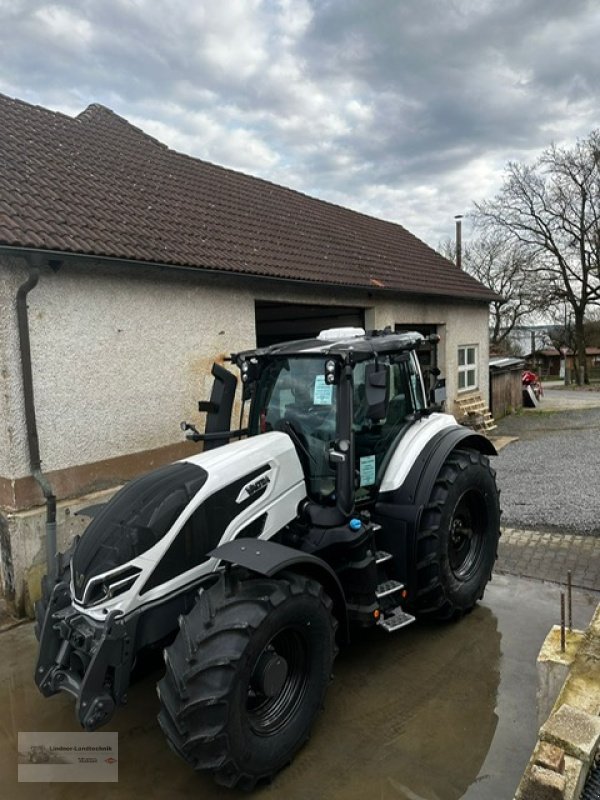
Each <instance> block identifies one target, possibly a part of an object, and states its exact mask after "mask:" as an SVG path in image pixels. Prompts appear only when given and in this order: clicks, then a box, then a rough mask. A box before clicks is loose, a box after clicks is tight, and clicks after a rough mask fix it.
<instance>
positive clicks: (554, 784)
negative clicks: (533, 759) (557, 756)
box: [517, 764, 566, 800]
mask: <svg viewBox="0 0 600 800" xmlns="http://www.w3.org/2000/svg"><path fill="white" fill-rule="evenodd" d="M565 785H566V782H565V776H564V775H559V774H558V772H554V771H553V770H551V769H545V768H544V767H539V766H538V765H537V764H534V765H533V766H532V767H531V769H530V770H529V772H528V774H527V775H526V776H525V781H524V785H522V786H521V788H520V791H519V793H518V795H517V797H518V799H519V800H564V796H565Z"/></svg>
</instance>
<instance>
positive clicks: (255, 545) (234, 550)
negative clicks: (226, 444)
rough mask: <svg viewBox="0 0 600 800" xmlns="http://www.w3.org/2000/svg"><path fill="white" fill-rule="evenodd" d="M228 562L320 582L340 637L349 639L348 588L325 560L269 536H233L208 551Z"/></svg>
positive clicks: (250, 568)
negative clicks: (346, 593)
mask: <svg viewBox="0 0 600 800" xmlns="http://www.w3.org/2000/svg"><path fill="white" fill-rule="evenodd" d="M208 555H209V556H212V557H213V558H219V559H221V561H224V562H225V563H226V564H231V565H232V566H238V567H244V568H245V569H248V570H251V571H252V572H257V573H258V574H259V575H264V576H265V577H269V578H271V577H274V576H276V575H277V574H278V573H280V572H282V571H283V570H290V571H292V572H296V573H298V574H300V575H304V576H305V577H307V578H312V579H313V580H316V581H318V582H319V583H320V584H321V586H322V587H323V589H324V590H325V591H326V592H327V594H328V595H329V597H330V598H331V601H332V603H333V613H334V615H335V618H336V619H337V621H338V623H339V628H338V636H339V638H340V641H341V642H342V643H343V644H346V643H347V642H348V641H349V630H348V611H347V608H346V598H345V595H344V590H343V589H342V585H341V583H340V581H339V578H338V576H337V575H336V574H335V572H334V571H333V569H332V568H331V567H330V566H329V564H327V563H326V562H325V561H323V559H321V558H317V556H313V555H310V553H303V552H302V551H300V550H294V548H293V547H287V546H286V545H283V544H279V543H278V542H272V541H270V540H269V539H244V538H240V539H232V540H231V541H229V542H225V543H224V544H222V545H219V547H216V548H215V549H214V550H211V551H210V553H208Z"/></svg>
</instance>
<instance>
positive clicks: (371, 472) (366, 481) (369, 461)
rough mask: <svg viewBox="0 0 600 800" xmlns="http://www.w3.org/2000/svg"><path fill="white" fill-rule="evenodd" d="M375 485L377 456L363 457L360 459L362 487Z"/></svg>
mask: <svg viewBox="0 0 600 800" xmlns="http://www.w3.org/2000/svg"><path fill="white" fill-rule="evenodd" d="M374 483H375V456H362V458H361V459H360V485H361V486H373V484H374Z"/></svg>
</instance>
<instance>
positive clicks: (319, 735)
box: [0, 577, 597, 800]
mask: <svg viewBox="0 0 600 800" xmlns="http://www.w3.org/2000/svg"><path fill="white" fill-rule="evenodd" d="M528 593H529V594H528ZM555 593H556V590H555V589H554V588H549V587H545V586H542V585H541V584H535V583H532V582H526V581H518V580H517V579H514V578H507V577H503V578H496V579H495V580H494V583H493V584H492V586H491V587H490V589H489V590H488V593H487V595H486V602H485V604H484V605H482V606H480V607H478V608H477V609H476V610H475V611H474V612H473V613H472V614H471V615H470V616H469V617H467V618H466V619H464V620H463V621H461V622H460V623H458V624H453V625H449V626H427V625H419V626H416V625H415V626H412V627H411V628H408V629H406V630H405V631H403V632H401V633H399V634H396V635H392V636H390V635H386V634H384V633H383V632H378V631H371V632H367V633H366V634H365V635H364V636H363V637H362V639H361V640H360V641H359V642H356V643H355V644H354V645H353V646H352V647H351V648H350V649H348V650H347V651H346V652H345V653H343V654H342V656H341V657H340V658H339V660H338V661H337V664H336V669H335V680H334V682H333V683H332V685H331V687H330V690H329V694H328V696H327V699H326V709H325V712H324V713H323V714H322V716H321V717H320V719H319V720H318V723H317V725H316V726H315V729H314V732H313V736H312V739H311V741H310V742H309V743H308V745H307V746H306V747H305V748H304V749H303V750H302V752H301V753H300V754H299V755H298V757H297V758H296V760H295V761H294V763H293V764H292V765H291V767H289V768H288V769H287V770H285V771H284V772H283V773H281V775H280V776H279V777H278V778H277V779H276V780H275V782H274V783H273V784H272V785H271V786H268V787H265V788H263V789H261V790H259V791H258V792H256V793H255V794H254V796H255V797H258V798H261V800H262V799H263V798H264V800H271V799H273V800H279V798H282V799H283V798H285V800H296V798H297V799H298V800H300V798H302V800H306V798H311V800H319V799H320V798H323V800H325V798H326V799H327V800H337V799H338V798H339V800H342V798H343V800H353V799H354V798H356V799H357V800H358V798H361V800H364V799H365V798H369V797H373V798H380V799H381V800H392V798H393V799H394V800H396V799H399V800H459V799H460V798H462V797H463V796H464V797H468V798H478V800H479V798H484V797H488V796H489V797H490V798H494V800H504V799H506V800H509V798H511V797H512V792H513V790H514V788H515V786H516V783H517V781H518V777H519V774H520V771H521V770H522V768H523V766H524V764H525V762H526V760H527V758H528V749H529V748H530V747H531V744H532V742H533V736H534V731H535V715H536V709H535V656H536V654H537V650H538V649H539V646H540V644H541V641H542V639H543V638H544V635H545V633H546V631H547V629H548V627H549V625H550V624H551V623H552V622H553V621H554V620H555V615H554V609H553V606H552V603H553V595H554V594H555ZM576 599H577V604H576V614H578V615H579V617H581V618H583V617H585V618H586V619H588V618H589V617H590V616H591V614H592V611H593V606H594V599H595V601H596V602H597V597H596V598H591V599H590V598H589V596H583V595H581V596H578V597H577V598H576ZM553 615H554V616H553ZM580 624H581V623H580ZM34 657H35V640H34V636H33V628H32V626H30V625H25V626H21V627H19V628H16V629H13V630H12V631H7V632H5V633H4V634H1V635H0V786H1V787H2V790H1V791H0V796H2V797H6V798H11V800H12V798H15V799H16V800H18V799H20V798H24V799H25V798H27V799H28V798H36V800H37V798H39V795H40V792H43V795H44V799H45V800H58V798H61V799H64V800H75V798H77V800H79V798H80V797H81V792H82V789H83V790H84V791H85V795H86V798H89V800H94V798H105V797H110V798H117V799H119V798H122V799H123V800H125V798H133V797H143V798H144V799H145V800H153V799H154V798H167V797H168V798H184V797H190V796H197V797H202V798H203V800H210V798H223V797H228V798H232V797H240V796H243V795H240V794H239V793H238V792H232V791H230V790H225V789H220V788H219V787H217V786H216V785H215V784H214V783H213V781H212V779H211V778H208V777H205V776H202V775H200V776H198V775H195V774H194V773H193V772H192V771H191V770H189V768H188V767H187V766H186V765H185V764H183V762H181V761H179V759H178V758H176V757H175V756H174V755H173V754H172V753H171V752H170V750H169V749H168V747H167V746H166V743H165V741H164V740H163V738H162V735H161V733H160V730H159V728H158V725H157V723H156V713H157V710H158V700H157V698H156V693H155V682H156V679H157V677H159V675H160V673H159V672H156V671H155V673H154V674H153V675H149V676H148V677H146V678H145V679H144V680H142V681H141V682H140V683H139V684H137V685H136V686H134V687H132V689H131V691H130V702H129V705H128V706H127V707H125V708H124V709H122V710H121V711H120V712H119V713H118V714H117V715H116V717H115V718H114V720H113V725H111V726H109V727H108V729H110V730H118V731H119V764H120V766H119V783H118V784H88V785H86V786H85V787H82V785H81V784H49V785H46V786H43V787H42V786H41V785H36V784H18V783H17V780H16V774H17V762H16V746H17V732H18V731H19V730H21V731H61V730H64V731H72V730H76V729H77V726H76V723H75V718H74V710H73V703H72V700H71V699H70V698H69V697H68V696H66V695H58V696H55V697H52V698H50V699H44V698H43V697H42V696H41V695H40V694H39V693H38V691H37V689H36V687H35V686H34V684H33V680H32V676H31V673H32V668H33V663H34ZM490 748H491V749H490ZM484 767H485V769H484ZM469 787H471V789H470V790H469ZM465 793H466V794H465ZM488 793H489V794H488Z"/></svg>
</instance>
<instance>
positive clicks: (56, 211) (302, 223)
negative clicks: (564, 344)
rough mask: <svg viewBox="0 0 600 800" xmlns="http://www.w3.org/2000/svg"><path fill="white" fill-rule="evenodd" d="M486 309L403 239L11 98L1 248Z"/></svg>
mask: <svg viewBox="0 0 600 800" xmlns="http://www.w3.org/2000/svg"><path fill="white" fill-rule="evenodd" d="M2 244H4V245H10V246H16V247H38V248H44V249H48V250H60V251H65V252H73V253H83V254H90V255H99V256H106V257H109V258H119V259H130V260H135V261H150V262H159V263H164V264H172V265H181V266H190V267H199V268H204V269H214V270H222V271H234V272H240V273H246V274H249V275H263V276H267V277H271V278H286V279H291V280H302V281H310V282H314V283H322V284H329V285H345V286H356V287H364V288H368V289H370V290H384V289H385V290H393V291H395V292H408V293H419V294H436V295H440V296H450V297H461V298H470V299H474V300H480V301H487V300H490V299H491V298H492V297H493V294H492V293H491V292H490V291H489V290H488V289H487V288H486V287H484V286H482V285H481V284H480V283H479V282H478V281H476V280H474V279H473V278H471V277H470V276H469V275H467V274H466V273H465V272H463V271H461V270H459V269H458V268H457V267H456V266H455V265H454V264H452V263H451V262H450V261H448V260H446V259H445V258H443V257H442V256H441V255H439V254H438V253H436V252H435V251H434V250H432V249H431V248H430V247H428V246H427V245H426V244H425V243H423V242H421V241H420V240H419V239H417V238H416V237H415V236H413V235H412V234H411V233H409V232H408V231H407V230H406V229H405V228H403V227H402V226H401V225H397V224H394V223H391V222H385V221H383V220H379V219H375V218H373V217H369V216H367V215H365V214H359V213H357V212H355V211H350V210H349V209H346V208H342V207H340V206H336V205H333V204H331V203H326V202H324V201H322V200H317V199H315V198H311V197H308V196H306V195H304V194H301V193H300V192H296V191H293V190H291V189H286V188H284V187H282V186H277V185H275V184H272V183H269V182H268V181H264V180H261V179H258V178H254V177H250V176H248V175H244V174H242V173H239V172H234V171H233V170H228V169H225V168H223V167H219V166H216V165H214V164H209V163H207V162H205V161H201V160H199V159H195V158H191V157H190V156H187V155H183V154H181V153H177V152H175V151H173V150H170V149H169V148H168V147H166V145H164V144H161V143H160V142H158V141H157V140H156V139H153V138H152V137H150V136H148V135H147V134H145V133H144V132H143V131H141V130H140V129H139V128H136V127H134V126H133V125H131V124H130V123H129V122H127V120H125V119H123V118H122V117H119V116H118V115H117V114H115V113H113V112H112V111H110V110H109V109H107V108H104V107H103V106H101V105H97V104H93V105H90V106H89V107H88V108H86V109H85V111H83V112H82V113H81V114H79V115H78V116H77V117H75V118H72V117H68V116H65V115H63V114H59V113H56V112H53V111H49V110H48V109H45V108H40V107H39V106H32V105H29V104H28V103H24V102H22V101H20V100H13V99H11V98H9V97H6V96H4V95H0V246H1V245H2Z"/></svg>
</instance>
